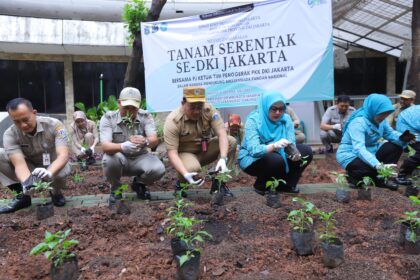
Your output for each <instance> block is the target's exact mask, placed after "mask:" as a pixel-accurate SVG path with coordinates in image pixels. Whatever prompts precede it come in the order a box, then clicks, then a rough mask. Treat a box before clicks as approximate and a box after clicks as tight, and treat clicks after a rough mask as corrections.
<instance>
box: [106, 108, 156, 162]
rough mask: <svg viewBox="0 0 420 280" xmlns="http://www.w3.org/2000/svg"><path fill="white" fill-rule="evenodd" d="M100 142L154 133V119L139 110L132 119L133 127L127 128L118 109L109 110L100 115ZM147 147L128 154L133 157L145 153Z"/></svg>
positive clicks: (121, 140)
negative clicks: (133, 119)
mask: <svg viewBox="0 0 420 280" xmlns="http://www.w3.org/2000/svg"><path fill="white" fill-rule="evenodd" d="M99 131H100V140H101V142H112V143H123V142H125V141H128V140H129V138H130V136H132V135H142V136H144V137H147V136H151V135H156V126H155V121H154V120H153V117H152V115H151V114H150V113H149V112H147V111H145V110H139V111H138V113H137V117H136V119H135V121H134V124H133V127H132V128H129V127H128V126H127V124H126V123H125V122H123V119H122V117H121V115H120V111H119V110H117V111H109V112H106V114H105V115H103V116H102V118H101V122H100V124H99ZM147 151H148V150H147V147H144V148H143V149H141V150H140V151H139V152H138V153H135V154H130V157H135V156H138V155H140V154H144V153H146V152H147Z"/></svg>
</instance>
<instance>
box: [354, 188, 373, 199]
mask: <svg viewBox="0 0 420 280" xmlns="http://www.w3.org/2000/svg"><path fill="white" fill-rule="evenodd" d="M357 199H358V200H372V189H371V188H368V189H365V188H362V189H358V190H357Z"/></svg>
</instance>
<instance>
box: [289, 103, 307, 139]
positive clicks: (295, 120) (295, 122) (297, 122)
mask: <svg viewBox="0 0 420 280" xmlns="http://www.w3.org/2000/svg"><path fill="white" fill-rule="evenodd" d="M287 105H288V104H287ZM286 114H288V115H289V116H290V118H291V119H292V122H293V127H294V128H295V139H296V144H303V142H305V134H304V133H303V132H302V131H301V130H300V129H299V126H300V119H299V117H298V116H297V114H296V112H295V111H294V110H293V109H292V107H290V106H287V107H286Z"/></svg>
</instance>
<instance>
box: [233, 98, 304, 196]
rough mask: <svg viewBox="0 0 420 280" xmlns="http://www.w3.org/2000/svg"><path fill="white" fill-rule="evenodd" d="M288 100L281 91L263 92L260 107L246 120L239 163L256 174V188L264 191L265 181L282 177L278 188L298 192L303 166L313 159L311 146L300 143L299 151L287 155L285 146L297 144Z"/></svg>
mask: <svg viewBox="0 0 420 280" xmlns="http://www.w3.org/2000/svg"><path fill="white" fill-rule="evenodd" d="M285 112H286V102H285V99H284V97H283V95H282V94H281V93H279V92H267V93H264V94H263V95H262V96H261V97H260V99H259V101H258V108H257V109H256V110H255V111H253V112H251V114H250V115H249V116H248V119H247V121H246V124H245V135H244V139H243V141H242V145H241V148H240V150H239V154H238V161H239V166H240V168H241V169H242V170H244V171H245V172H246V173H247V174H249V175H251V176H256V177H257V178H256V181H255V183H254V189H255V192H257V193H258V194H260V195H264V194H265V191H266V182H267V181H270V180H272V179H273V177H274V178H276V179H283V180H285V181H286V185H284V184H280V185H279V187H278V188H277V190H278V191H285V192H292V193H298V192H299V189H298V188H297V186H296V185H297V183H298V181H299V178H300V176H301V174H302V172H303V170H304V169H305V168H306V166H308V164H309V163H310V162H311V161H312V149H311V148H310V147H309V146H307V145H303V144H298V145H297V149H298V151H299V153H295V154H294V155H293V156H287V155H286V153H285V148H286V147H287V146H289V145H295V134H294V126H293V122H292V120H291V118H290V116H289V115H287V114H286V113H285Z"/></svg>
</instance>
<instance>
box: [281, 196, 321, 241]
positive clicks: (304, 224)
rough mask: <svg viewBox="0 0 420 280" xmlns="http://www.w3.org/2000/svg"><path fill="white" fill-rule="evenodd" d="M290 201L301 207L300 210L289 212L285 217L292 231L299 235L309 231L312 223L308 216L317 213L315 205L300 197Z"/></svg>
mask: <svg viewBox="0 0 420 280" xmlns="http://www.w3.org/2000/svg"><path fill="white" fill-rule="evenodd" d="M292 201H293V202H298V203H300V205H301V208H300V209H297V210H292V211H290V212H289V215H288V216H287V220H288V221H289V222H290V224H291V226H292V229H293V230H294V231H298V232H300V233H303V232H305V231H308V230H311V228H312V225H313V223H314V221H313V218H312V217H311V216H310V215H311V214H317V213H318V210H317V209H316V207H315V205H314V204H313V203H311V202H309V201H305V200H304V199H302V198H300V197H294V198H293V199H292Z"/></svg>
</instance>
